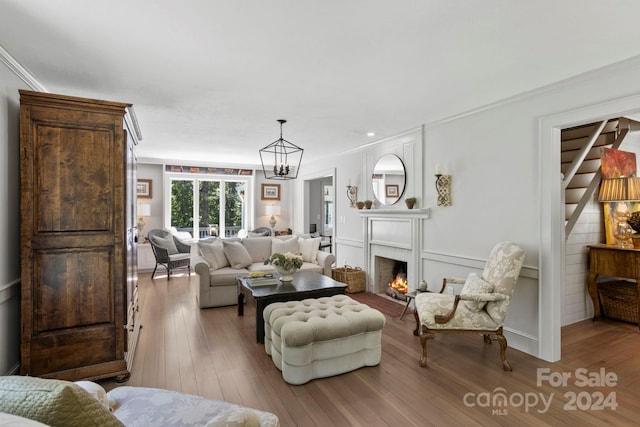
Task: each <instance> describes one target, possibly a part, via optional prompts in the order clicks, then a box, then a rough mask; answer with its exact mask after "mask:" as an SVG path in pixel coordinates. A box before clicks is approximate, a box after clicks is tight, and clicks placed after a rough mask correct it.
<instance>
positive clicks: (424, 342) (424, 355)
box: [420, 329, 435, 368]
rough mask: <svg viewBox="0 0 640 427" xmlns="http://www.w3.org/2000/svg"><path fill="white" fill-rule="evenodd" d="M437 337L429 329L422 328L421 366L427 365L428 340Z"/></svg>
mask: <svg viewBox="0 0 640 427" xmlns="http://www.w3.org/2000/svg"><path fill="white" fill-rule="evenodd" d="M434 337H435V335H434V334H432V333H431V332H429V331H426V330H424V329H423V330H422V334H420V344H421V345H422V357H420V366H422V367H423V368H424V367H426V366H427V341H429V340H430V339H433V338H434Z"/></svg>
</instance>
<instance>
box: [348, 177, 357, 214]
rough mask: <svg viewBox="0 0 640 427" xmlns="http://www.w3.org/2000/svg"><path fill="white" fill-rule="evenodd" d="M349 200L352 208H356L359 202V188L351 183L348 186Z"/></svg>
mask: <svg viewBox="0 0 640 427" xmlns="http://www.w3.org/2000/svg"><path fill="white" fill-rule="evenodd" d="M347 198H348V199H349V202H350V207H352V208H355V207H356V200H358V187H356V186H355V185H351V183H349V185H347Z"/></svg>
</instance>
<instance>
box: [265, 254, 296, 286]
mask: <svg viewBox="0 0 640 427" xmlns="http://www.w3.org/2000/svg"><path fill="white" fill-rule="evenodd" d="M303 262H304V261H303V259H302V255H298V254H294V253H291V252H285V253H284V254H278V253H275V254H273V255H271V257H269V258H267V259H266V260H265V261H264V265H273V268H275V269H276V271H277V272H278V273H280V276H281V277H280V280H281V281H283V282H290V281H292V280H293V273H295V272H296V271H298V269H299V268H300V267H302V263H303Z"/></svg>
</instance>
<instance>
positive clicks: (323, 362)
mask: <svg viewBox="0 0 640 427" xmlns="http://www.w3.org/2000/svg"><path fill="white" fill-rule="evenodd" d="M384 323H385V318H384V315H383V314H382V313H380V312H379V311H378V310H374V309H372V308H371V307H369V306H368V305H365V304H361V303H359V302H358V301H355V300H353V299H351V298H350V297H348V296H346V295H334V296H332V297H322V298H317V299H313V298H310V299H305V300H302V301H289V302H277V303H273V304H269V305H268V306H267V307H266V308H265V309H264V328H265V336H264V346H265V350H266V352H267V354H269V355H271V358H272V360H273V363H274V364H275V365H276V366H277V367H278V369H280V370H281V371H282V377H283V378H284V380H285V381H286V382H288V383H289V384H304V383H306V382H308V381H310V380H312V379H314V378H324V377H330V376H332V375H338V374H342V373H345V372H349V371H353V370H354V369H358V368H360V367H363V366H375V365H377V364H378V363H380V356H381V354H382V350H381V341H382V327H383V326H384Z"/></svg>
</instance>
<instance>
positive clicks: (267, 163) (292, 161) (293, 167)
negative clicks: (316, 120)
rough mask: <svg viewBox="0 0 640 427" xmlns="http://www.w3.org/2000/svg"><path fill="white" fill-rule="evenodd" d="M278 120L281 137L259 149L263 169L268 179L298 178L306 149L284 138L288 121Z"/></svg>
mask: <svg viewBox="0 0 640 427" xmlns="http://www.w3.org/2000/svg"><path fill="white" fill-rule="evenodd" d="M278 122H279V123H280V138H279V139H277V140H275V141H273V142H272V143H271V144H269V145H267V146H266V147H264V148H261V149H260V150H259V152H260V162H262V171H263V172H264V177H265V178H266V179H296V178H297V177H298V170H300V162H301V161H302V154H303V152H304V150H303V149H302V148H300V147H298V146H297V145H295V144H292V143H290V142H289V141H287V140H286V139H283V138H282V125H283V124H284V123H286V122H287V121H286V120H282V119H280V120H278Z"/></svg>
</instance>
